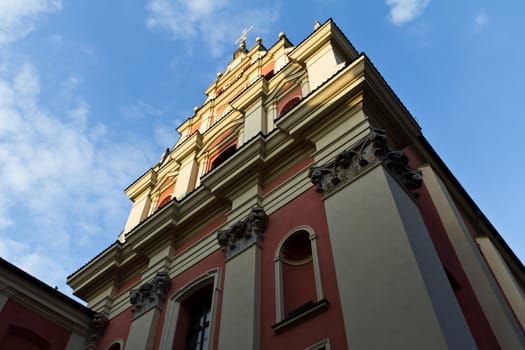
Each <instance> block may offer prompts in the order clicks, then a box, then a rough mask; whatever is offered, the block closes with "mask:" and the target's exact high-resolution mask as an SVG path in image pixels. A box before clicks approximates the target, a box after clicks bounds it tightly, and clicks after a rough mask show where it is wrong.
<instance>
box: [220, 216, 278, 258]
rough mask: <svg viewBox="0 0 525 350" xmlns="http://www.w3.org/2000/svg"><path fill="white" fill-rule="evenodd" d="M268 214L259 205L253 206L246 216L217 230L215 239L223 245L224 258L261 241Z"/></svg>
mask: <svg viewBox="0 0 525 350" xmlns="http://www.w3.org/2000/svg"><path fill="white" fill-rule="evenodd" d="M266 226H268V216H267V215H266V213H265V212H264V210H263V209H262V208H260V207H253V208H252V209H251V211H250V213H249V214H248V216H247V217H246V218H244V219H243V220H240V221H237V222H235V223H234V224H233V225H231V226H230V227H229V228H227V229H223V230H219V231H218V232H217V241H218V243H219V245H220V246H221V247H224V249H225V252H226V258H227V259H229V258H231V257H232V256H234V255H237V254H239V253H240V252H242V251H244V250H245V249H246V248H248V247H250V246H251V245H253V244H256V243H261V242H262V240H263V239H264V230H265V229H266Z"/></svg>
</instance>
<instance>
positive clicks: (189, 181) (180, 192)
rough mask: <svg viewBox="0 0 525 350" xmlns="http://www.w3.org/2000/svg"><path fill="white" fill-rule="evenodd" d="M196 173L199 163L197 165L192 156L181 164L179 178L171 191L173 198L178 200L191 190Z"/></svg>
mask: <svg viewBox="0 0 525 350" xmlns="http://www.w3.org/2000/svg"><path fill="white" fill-rule="evenodd" d="M198 171H199V163H197V160H196V159H195V158H194V157H193V156H190V157H188V158H186V159H185V160H184V161H183V162H182V165H181V167H180V172H179V176H178V177H177V182H176V183H175V189H174V190H173V196H174V197H175V198H177V199H180V198H182V197H183V196H184V195H185V194H186V193H188V192H190V191H191V190H193V188H194V185H195V181H196V179H197V173H198Z"/></svg>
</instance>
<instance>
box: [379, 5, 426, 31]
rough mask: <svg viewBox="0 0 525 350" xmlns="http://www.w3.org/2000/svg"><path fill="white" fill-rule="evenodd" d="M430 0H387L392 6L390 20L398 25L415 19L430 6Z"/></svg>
mask: <svg viewBox="0 0 525 350" xmlns="http://www.w3.org/2000/svg"><path fill="white" fill-rule="evenodd" d="M429 3H430V0H386V4H387V5H388V6H390V13H389V15H388V17H389V19H390V21H391V22H392V23H393V24H395V25H398V26H401V25H403V24H405V23H408V22H411V21H413V20H414V19H415V18H416V17H417V16H419V15H420V14H421V13H422V12H423V10H424V9H425V8H426V7H427V6H428V4H429Z"/></svg>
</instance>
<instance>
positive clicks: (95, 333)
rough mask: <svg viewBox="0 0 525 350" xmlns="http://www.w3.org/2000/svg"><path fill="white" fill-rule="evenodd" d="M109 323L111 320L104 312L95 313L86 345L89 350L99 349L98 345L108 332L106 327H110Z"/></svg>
mask: <svg viewBox="0 0 525 350" xmlns="http://www.w3.org/2000/svg"><path fill="white" fill-rule="evenodd" d="M108 324H109V320H108V318H107V317H106V316H105V315H104V314H101V313H99V312H96V313H95V315H93V319H92V320H91V334H90V336H89V338H88V341H87V346H86V349H87V350H92V349H98V345H99V344H100V340H101V339H102V336H104V333H105V332H106V328H108Z"/></svg>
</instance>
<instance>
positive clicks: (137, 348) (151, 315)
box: [126, 307, 160, 350]
mask: <svg viewBox="0 0 525 350" xmlns="http://www.w3.org/2000/svg"><path fill="white" fill-rule="evenodd" d="M159 317H160V310H159V309H158V308H156V307H154V308H152V309H151V310H149V311H147V312H146V313H144V314H142V315H140V316H139V317H137V318H135V319H134V320H133V321H132V322H131V328H130V330H129V335H128V339H127V341H126V350H150V349H152V348H153V342H154V341H155V334H156V333H157V325H158V323H159Z"/></svg>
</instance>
